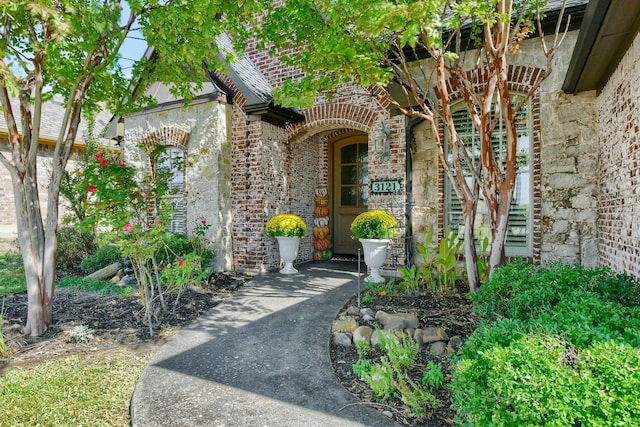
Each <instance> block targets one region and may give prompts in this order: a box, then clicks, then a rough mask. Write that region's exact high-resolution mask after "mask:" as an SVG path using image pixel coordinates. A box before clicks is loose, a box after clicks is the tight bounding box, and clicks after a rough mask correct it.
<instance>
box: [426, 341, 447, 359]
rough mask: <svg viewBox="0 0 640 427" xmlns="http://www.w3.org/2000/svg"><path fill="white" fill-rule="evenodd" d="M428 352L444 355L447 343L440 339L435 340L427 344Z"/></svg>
mask: <svg viewBox="0 0 640 427" xmlns="http://www.w3.org/2000/svg"><path fill="white" fill-rule="evenodd" d="M429 353H431V354H435V355H436V356H444V355H445V354H447V345H446V344H445V343H444V342H442V341H436V342H434V343H432V344H431V345H430V346H429Z"/></svg>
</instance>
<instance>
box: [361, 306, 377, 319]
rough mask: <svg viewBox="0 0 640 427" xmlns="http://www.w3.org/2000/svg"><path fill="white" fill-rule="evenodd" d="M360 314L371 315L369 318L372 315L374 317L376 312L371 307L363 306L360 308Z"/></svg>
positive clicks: (363, 315)
mask: <svg viewBox="0 0 640 427" xmlns="http://www.w3.org/2000/svg"><path fill="white" fill-rule="evenodd" d="M360 316H362V317H363V318H364V317H365V316H371V318H374V317H376V312H375V311H373V309H371V308H368V307H365V308H362V309H360Z"/></svg>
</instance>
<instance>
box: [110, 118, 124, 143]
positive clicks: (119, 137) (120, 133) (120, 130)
mask: <svg viewBox="0 0 640 427" xmlns="http://www.w3.org/2000/svg"><path fill="white" fill-rule="evenodd" d="M112 139H113V140H115V141H116V145H117V146H118V147H121V146H122V141H123V140H124V117H120V119H118V123H117V125H116V136H115V138H112Z"/></svg>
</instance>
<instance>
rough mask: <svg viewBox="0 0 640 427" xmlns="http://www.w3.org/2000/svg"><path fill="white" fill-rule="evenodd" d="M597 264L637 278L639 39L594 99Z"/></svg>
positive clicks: (639, 271) (639, 251) (639, 229)
mask: <svg viewBox="0 0 640 427" xmlns="http://www.w3.org/2000/svg"><path fill="white" fill-rule="evenodd" d="M598 111H599V121H598V124H599V132H600V166H601V169H600V171H601V181H600V211H599V219H598V224H599V227H600V262H601V264H602V265H605V266H608V267H611V268H612V269H614V270H616V271H619V272H625V273H629V274H633V275H635V276H637V277H640V34H639V35H637V36H636V38H635V40H634V42H633V44H632V45H631V47H630V48H629V50H628V51H627V53H626V54H625V56H624V58H623V59H622V61H621V62H620V64H619V65H618V68H617V69H616V71H615V73H614V74H613V76H612V77H611V79H610V80H609V82H608V83H607V85H606V86H605V87H604V89H603V90H602V92H601V94H600V96H599V97H598Z"/></svg>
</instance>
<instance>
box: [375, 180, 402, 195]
mask: <svg viewBox="0 0 640 427" xmlns="http://www.w3.org/2000/svg"><path fill="white" fill-rule="evenodd" d="M401 187H402V186H401V184H400V181H399V180H397V179H393V180H384V181H373V182H371V192H372V193H373V194H383V193H397V192H398V191H400V188H401Z"/></svg>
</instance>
